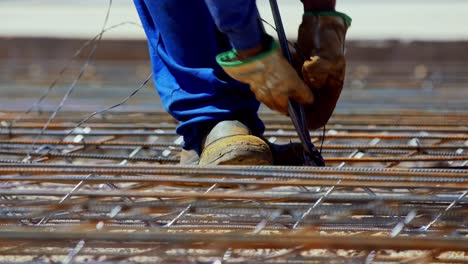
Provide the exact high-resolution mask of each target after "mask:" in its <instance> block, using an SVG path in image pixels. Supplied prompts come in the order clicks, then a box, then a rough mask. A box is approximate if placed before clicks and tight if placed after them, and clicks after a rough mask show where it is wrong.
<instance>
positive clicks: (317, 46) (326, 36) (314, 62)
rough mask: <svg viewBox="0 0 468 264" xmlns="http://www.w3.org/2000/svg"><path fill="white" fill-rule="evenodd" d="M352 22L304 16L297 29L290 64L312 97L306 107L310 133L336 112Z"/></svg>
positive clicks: (331, 15)
mask: <svg viewBox="0 0 468 264" xmlns="http://www.w3.org/2000/svg"><path fill="white" fill-rule="evenodd" d="M350 25H351V18H350V17H348V16H347V15H346V14H343V13H340V12H335V11H326V12H306V13H304V15H303V17H302V23H301V25H300V26H299V36H298V40H297V47H296V53H295V54H293V64H294V67H295V68H296V70H297V71H298V72H299V73H300V74H302V77H303V80H304V82H305V83H306V84H307V86H308V87H309V88H310V89H311V91H312V92H313V94H314V98H315V100H314V103H313V104H312V105H305V111H306V115H307V122H308V127H309V129H317V128H320V127H322V126H324V125H325V124H326V123H327V122H328V119H330V116H331V115H332V113H333V110H334V109H335V106H336V103H337V101H338V98H339V97H340V94H341V90H342V89H343V82H344V77H345V70H346V61H345V57H344V50H345V36H346V31H347V29H348V27H349V26H350Z"/></svg>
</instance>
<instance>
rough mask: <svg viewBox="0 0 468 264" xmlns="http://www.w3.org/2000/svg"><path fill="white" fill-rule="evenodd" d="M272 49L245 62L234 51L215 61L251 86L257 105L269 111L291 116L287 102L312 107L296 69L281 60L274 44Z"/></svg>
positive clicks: (277, 48) (309, 94)
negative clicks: (290, 101)
mask: <svg viewBox="0 0 468 264" xmlns="http://www.w3.org/2000/svg"><path fill="white" fill-rule="evenodd" d="M269 46H270V47H269V49H268V50H266V51H264V52H262V53H260V54H258V55H256V56H254V57H251V58H248V59H246V60H244V61H241V60H239V59H237V55H236V52H235V50H232V51H228V52H224V53H221V54H219V55H218V56H216V61H217V62H218V64H219V65H220V66H221V67H222V68H223V69H224V71H225V72H226V73H227V74H229V75H230V76H231V77H232V78H234V79H236V80H238V81H241V82H244V83H248V84H250V90H252V92H253V93H254V94H255V97H256V98H257V100H258V101H260V102H262V103H264V104H265V105H266V106H268V107H269V108H271V109H273V110H276V111H278V112H280V113H283V114H288V99H289V98H291V99H293V100H295V101H297V102H299V103H301V104H304V105H311V104H312V103H313V102H314V97H313V94H312V92H311V91H310V89H309V88H308V87H307V86H306V85H305V84H304V82H303V81H302V80H301V78H300V77H299V76H298V74H297V73H296V72H295V71H294V68H293V67H292V66H291V65H289V63H288V62H287V61H286V59H285V58H284V57H283V56H282V54H281V53H280V50H279V46H278V44H277V43H276V42H274V41H271V42H270V44H269Z"/></svg>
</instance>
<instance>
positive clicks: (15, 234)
mask: <svg viewBox="0 0 468 264" xmlns="http://www.w3.org/2000/svg"><path fill="white" fill-rule="evenodd" d="M0 238H1V239H2V240H12V241H14V240H16V241H22V240H23V241H24V240H26V241H47V240H52V241H54V240H76V239H82V238H84V239H86V240H96V241H99V240H101V241H102V240H104V241H115V242H123V241H135V242H146V243H148V244H157V243H177V244H178V245H181V246H182V245H189V246H191V247H194V248H200V247H204V246H206V245H210V246H211V247H213V248H218V247H221V248H223V247H226V246H227V245H229V247H233V248H244V249H245V248H263V247H268V248H290V247H295V246H302V247H303V248H304V249H313V248H336V249H358V250H366V249H398V250H404V249H438V250H455V251H457V250H460V251H467V250H468V244H467V243H464V242H465V240H463V239H454V238H451V239H449V238H442V237H438V238H435V237H434V238H429V237H406V238H399V237H397V238H387V237H361V236H347V237H346V239H343V236H320V235H315V234H307V233H304V232H301V233H297V234H295V233H284V234H277V235H273V234H270V235H263V234H257V235H255V236H246V235H243V234H221V235H211V234H190V235H188V234H178V233H172V232H161V231H151V232H132V233H124V232H111V230H107V231H106V230H103V231H100V232H96V231H93V230H91V231H88V230H86V229H83V230H79V231H78V230H77V231H75V230H67V229H62V230H61V229H58V230H55V231H54V232H49V231H48V230H41V229H40V228H34V229H31V228H21V229H9V230H4V229H0Z"/></svg>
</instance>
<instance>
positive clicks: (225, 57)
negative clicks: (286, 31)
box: [216, 40, 279, 68]
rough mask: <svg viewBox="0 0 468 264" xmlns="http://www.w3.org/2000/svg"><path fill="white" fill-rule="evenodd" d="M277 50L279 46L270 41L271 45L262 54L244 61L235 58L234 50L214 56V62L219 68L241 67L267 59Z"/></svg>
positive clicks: (235, 52)
mask: <svg viewBox="0 0 468 264" xmlns="http://www.w3.org/2000/svg"><path fill="white" fill-rule="evenodd" d="M277 49H279V45H278V43H277V42H276V41H274V40H272V41H271V44H270V45H269V47H268V49H266V50H264V51H263V52H261V53H259V54H257V55H255V56H253V57H251V58H248V59H246V60H239V59H238V58H237V51H236V49H232V50H230V51H226V52H223V53H220V54H218V55H217V56H216V62H217V63H218V64H219V65H220V66H221V67H223V68H224V67H236V66H241V65H245V64H248V63H251V62H253V61H257V60H260V59H262V58H264V57H267V56H268V55H270V54H272V53H273V52H275V51H276V50H277Z"/></svg>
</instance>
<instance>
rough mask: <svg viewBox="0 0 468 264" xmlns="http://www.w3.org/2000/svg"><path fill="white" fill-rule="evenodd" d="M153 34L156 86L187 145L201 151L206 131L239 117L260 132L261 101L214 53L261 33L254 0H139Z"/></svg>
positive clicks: (256, 39) (249, 42) (253, 40)
mask: <svg viewBox="0 0 468 264" xmlns="http://www.w3.org/2000/svg"><path fill="white" fill-rule="evenodd" d="M134 2H135V6H136V8H137V11H138V14H139V16H140V19H141V21H142V24H143V27H144V29H145V32H146V36H147V39H148V46H149V51H150V56H151V63H152V67H153V74H154V81H155V85H156V89H157V91H158V93H159V95H160V97H161V100H162V103H163V106H164V108H165V109H166V111H167V112H168V113H170V114H171V115H172V116H173V117H174V118H175V119H177V120H178V121H179V126H178V127H177V130H176V131H177V133H178V134H180V135H182V136H183V137H184V141H185V143H184V146H183V147H184V149H188V150H190V149H193V150H196V151H197V152H198V153H200V147H201V142H202V140H203V138H204V137H205V136H206V134H207V132H209V130H211V128H212V127H213V126H214V125H215V124H216V123H218V122H220V121H222V120H239V121H241V122H242V123H244V124H245V125H247V126H248V127H249V128H250V129H251V130H252V133H253V134H255V135H261V134H262V133H263V132H264V129H265V128H264V125H263V123H262V121H261V120H260V119H259V118H258V115H257V111H258V108H259V102H258V101H257V100H256V99H255V97H254V95H253V93H252V92H251V91H250V89H249V86H248V85H247V84H243V83H240V82H238V81H236V80H234V79H232V78H230V77H229V76H228V75H227V74H226V73H225V72H224V71H223V70H222V69H221V67H220V66H219V65H218V64H217V63H216V61H215V56H216V55H217V54H219V53H221V52H224V51H227V50H230V49H232V48H233V47H235V48H237V49H248V48H251V47H254V46H255V45H257V44H259V43H260V38H261V36H262V33H261V27H260V26H259V22H258V17H259V16H258V11H257V8H256V5H255V1H254V0H205V1H203V0H134Z"/></svg>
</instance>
